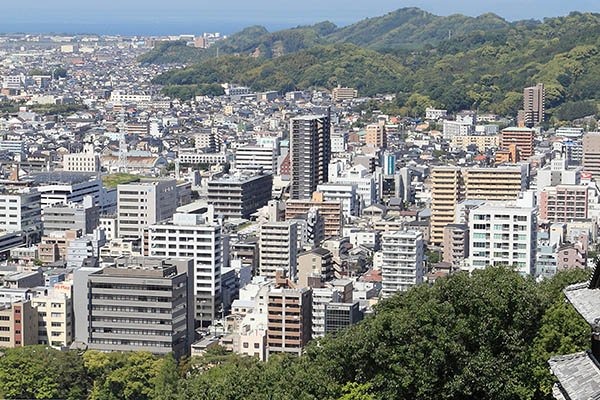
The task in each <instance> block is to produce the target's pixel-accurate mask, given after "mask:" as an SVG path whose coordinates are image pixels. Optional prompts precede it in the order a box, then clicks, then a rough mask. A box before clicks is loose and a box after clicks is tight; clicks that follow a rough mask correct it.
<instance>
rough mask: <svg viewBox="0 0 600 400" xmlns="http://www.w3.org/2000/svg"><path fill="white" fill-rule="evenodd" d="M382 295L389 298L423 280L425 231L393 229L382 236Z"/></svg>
mask: <svg viewBox="0 0 600 400" xmlns="http://www.w3.org/2000/svg"><path fill="white" fill-rule="evenodd" d="M381 250H382V252H383V264H382V267H381V286H382V289H381V295H382V297H383V298H388V297H390V296H392V295H393V294H394V293H396V292H398V291H406V290H408V289H410V288H411V287H413V286H415V285H418V284H419V283H421V282H422V281H423V274H424V265H423V233H422V232H421V231H417V230H407V231H391V232H386V233H385V234H384V235H383V236H382V240H381Z"/></svg>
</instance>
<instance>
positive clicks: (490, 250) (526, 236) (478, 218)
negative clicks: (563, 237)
mask: <svg viewBox="0 0 600 400" xmlns="http://www.w3.org/2000/svg"><path fill="white" fill-rule="evenodd" d="M524 197H525V198H521V199H518V200H515V201H511V202H503V201H488V202H486V203H485V204H483V205H481V206H479V207H476V208H474V209H472V210H471V212H470V213H469V252H470V255H469V262H468V265H469V267H468V268H469V270H470V271H473V270H474V269H481V268H485V267H487V266H489V265H506V266H511V267H512V266H514V267H516V268H517V270H518V271H519V272H521V274H523V275H533V274H534V273H535V271H534V265H535V251H536V232H537V222H536V207H535V206H534V201H533V193H532V192H526V193H525V195H524Z"/></svg>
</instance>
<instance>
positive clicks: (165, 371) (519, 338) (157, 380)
mask: <svg viewBox="0 0 600 400" xmlns="http://www.w3.org/2000/svg"><path fill="white" fill-rule="evenodd" d="M588 277H589V273H588V272H586V271H582V270H574V271H567V272H560V273H558V274H557V275H555V276H554V277H553V278H552V279H549V280H545V281H543V282H541V283H536V282H535V281H534V279H533V278H531V277H523V276H521V275H520V274H519V273H518V272H515V271H511V270H509V269H508V268H503V267H488V268H487V269H485V270H479V271H475V272H474V273H473V274H472V276H469V274H467V273H464V272H459V273H457V274H454V275H452V276H450V277H448V278H443V279H439V280H437V281H436V282H435V285H433V286H432V287H430V286H428V285H425V284H423V285H419V286H417V287H415V288H413V289H411V290H409V291H407V292H405V293H399V294H397V295H395V296H394V297H392V298H390V299H388V300H385V301H384V302H382V303H380V304H379V305H378V306H377V307H376V310H375V315H372V316H369V317H367V318H366V319H365V320H364V321H362V322H360V323H359V324H357V325H354V326H352V327H350V328H348V329H346V330H344V331H342V332H340V333H339V334H338V335H337V336H333V335H328V336H327V337H325V338H323V339H320V340H318V341H313V342H311V343H310V344H309V346H308V347H307V349H306V351H305V354H304V355H303V356H302V357H299V358H297V357H293V356H285V355H282V356H279V357H277V356H275V357H271V358H270V359H269V361H268V362H266V363H263V362H260V361H258V359H256V358H252V357H241V356H236V355H233V354H227V353H225V352H223V351H222V350H218V349H217V350H211V351H209V354H208V355H207V356H205V357H202V358H199V359H193V360H191V361H190V360H189V359H182V360H180V362H179V363H178V362H177V361H176V360H175V359H174V358H173V357H172V356H167V357H163V358H158V357H156V356H153V355H151V354H150V353H147V352H137V353H134V352H129V353H118V352H114V353H101V352H97V351H87V352H85V353H83V354H80V353H78V352H75V351H70V352H61V351H58V350H53V349H51V348H49V347H45V346H31V347H21V348H15V349H5V350H2V353H3V355H2V357H0V397H1V398H10V399H26V398H28V399H31V398H40V399H50V398H62V399H72V400H76V399H85V398H87V399H92V400H94V399H132V400H133V399H135V400H149V399H156V400H184V399H210V400H238V399H239V400H242V399H244V400H246V399H253V400H268V399H269V400H273V399H281V400H283V399H286V400H287V399H298V400H388V399H415V400H438V399H439V400H453V399H457V400H458V399H460V400H486V399H490V400H492V399H493V400H513V399H531V400H537V399H540V400H541V399H548V400H549V399H551V398H552V394H551V393H552V385H553V383H554V379H553V377H552V376H551V375H550V371H549V368H548V359H549V358H550V357H551V356H552V355H556V354H570V353H573V352H577V351H581V350H583V349H586V348H588V347H589V346H590V330H589V326H588V325H587V324H586V322H585V321H584V320H583V318H581V317H580V316H579V314H577V312H576V311H575V310H574V309H573V307H571V306H570V305H569V304H568V303H567V302H566V301H565V298H564V295H563V293H562V289H563V288H564V287H565V286H566V285H567V284H570V283H575V282H581V281H584V280H586V279H587V278H588Z"/></svg>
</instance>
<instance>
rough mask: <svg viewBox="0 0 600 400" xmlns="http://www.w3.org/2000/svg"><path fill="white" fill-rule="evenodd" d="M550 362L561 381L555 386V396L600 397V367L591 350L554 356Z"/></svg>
mask: <svg viewBox="0 0 600 400" xmlns="http://www.w3.org/2000/svg"><path fill="white" fill-rule="evenodd" d="M548 363H549V364H550V369H551V370H552V373H553V374H554V376H556V378H557V379H558V380H559V382H560V384H557V385H555V387H554V388H553V394H554V395H555V398H559V399H572V400H591V399H600V368H599V366H598V362H597V360H596V359H595V358H594V356H593V355H592V353H591V352H590V351H583V352H580V353H574V354H569V355H566V356H554V357H552V358H550V360H549V361H548Z"/></svg>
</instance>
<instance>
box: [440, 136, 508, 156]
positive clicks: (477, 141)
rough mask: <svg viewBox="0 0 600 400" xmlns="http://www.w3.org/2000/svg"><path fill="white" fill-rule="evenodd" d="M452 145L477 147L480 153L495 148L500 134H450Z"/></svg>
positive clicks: (498, 143)
mask: <svg viewBox="0 0 600 400" xmlns="http://www.w3.org/2000/svg"><path fill="white" fill-rule="evenodd" d="M452 145H453V146H455V147H461V148H463V149H466V148H467V147H469V146H475V147H477V150H478V151H479V152H481V153H485V152H486V151H488V150H490V149H495V148H497V147H498V146H499V145H500V136H498V135H492V136H488V135H466V136H459V135H455V136H452Z"/></svg>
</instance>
